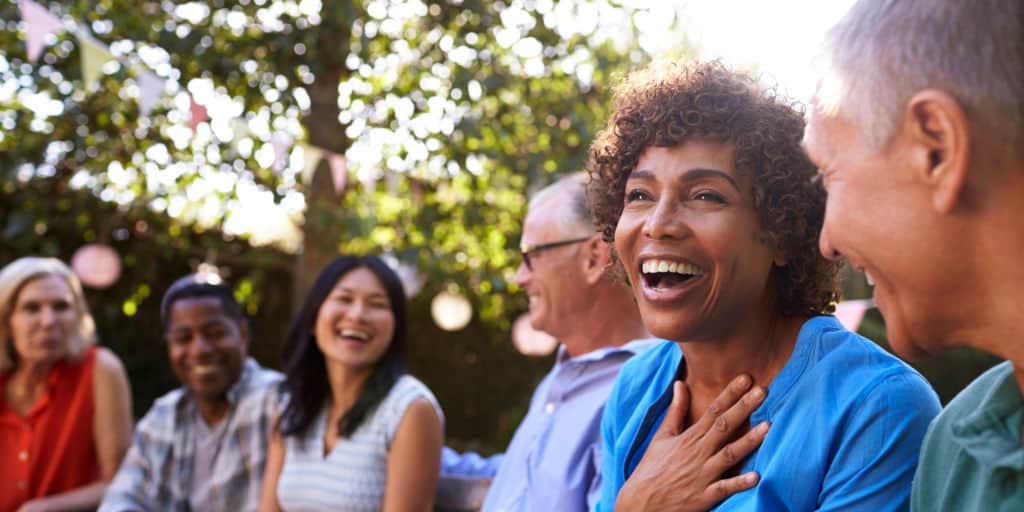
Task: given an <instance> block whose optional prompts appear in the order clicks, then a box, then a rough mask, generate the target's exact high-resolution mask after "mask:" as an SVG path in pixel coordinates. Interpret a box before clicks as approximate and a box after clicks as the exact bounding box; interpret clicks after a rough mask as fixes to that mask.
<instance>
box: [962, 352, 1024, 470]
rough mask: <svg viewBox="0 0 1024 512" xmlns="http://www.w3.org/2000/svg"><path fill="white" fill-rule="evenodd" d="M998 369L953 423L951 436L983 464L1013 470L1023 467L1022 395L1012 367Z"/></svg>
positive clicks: (1023, 401)
mask: <svg viewBox="0 0 1024 512" xmlns="http://www.w3.org/2000/svg"><path fill="white" fill-rule="evenodd" d="M1007 369H1008V371H1006V372H1005V373H1004V372H1000V373H1001V375H998V376H996V380H995V382H993V384H992V386H991V387H990V389H989V390H988V392H987V393H986V394H985V396H984V397H983V398H982V399H981V401H980V403H979V405H978V407H977V408H976V409H975V410H974V411H972V412H971V413H970V414H968V415H966V416H964V417H963V418H961V419H960V420H959V421H956V422H954V423H953V424H952V426H951V427H952V433H953V439H954V441H955V442H956V443H958V444H960V445H961V446H962V447H963V448H964V450H966V451H967V452H968V453H970V454H971V455H972V456H974V457H975V458H976V459H977V460H979V461H982V463H983V464H986V465H990V466H992V467H996V468H1007V469H1011V470H1013V471H1022V470H1024V447H1021V444H1020V434H1021V420H1022V418H1024V396H1022V395H1021V391H1020V388H1019V387H1018V386H1017V379H1016V378H1015V377H1014V374H1013V367H1012V366H1010V365H1007Z"/></svg>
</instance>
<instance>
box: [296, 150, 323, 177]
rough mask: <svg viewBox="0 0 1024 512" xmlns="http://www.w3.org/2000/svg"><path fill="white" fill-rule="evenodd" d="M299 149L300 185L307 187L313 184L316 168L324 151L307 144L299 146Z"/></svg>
mask: <svg viewBox="0 0 1024 512" xmlns="http://www.w3.org/2000/svg"><path fill="white" fill-rule="evenodd" d="M300 147H301V148H302V183H304V184H306V185H309V184H310V183H312V182H313V174H314V173H315V172H316V166H317V165H318V164H319V163H320V160H322V159H323V158H324V150H322V149H320V148H318V147H316V146H310V145H309V144H301V145H300Z"/></svg>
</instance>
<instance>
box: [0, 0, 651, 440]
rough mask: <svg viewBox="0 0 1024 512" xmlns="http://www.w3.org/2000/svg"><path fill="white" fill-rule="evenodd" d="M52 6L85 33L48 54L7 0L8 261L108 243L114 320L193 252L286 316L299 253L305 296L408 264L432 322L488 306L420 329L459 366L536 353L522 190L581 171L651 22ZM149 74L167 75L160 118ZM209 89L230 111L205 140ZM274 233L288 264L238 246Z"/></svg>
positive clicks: (3, 174) (395, 8)
mask: <svg viewBox="0 0 1024 512" xmlns="http://www.w3.org/2000/svg"><path fill="white" fill-rule="evenodd" d="M39 3H40V4H42V5H43V6H44V7H47V8H48V9H50V11H51V12H53V13H56V14H58V15H59V16H60V17H61V18H62V20H63V22H64V25H65V30H64V31H62V32H60V33H58V34H56V37H55V40H52V41H50V42H49V43H50V44H49V45H48V46H47V48H46V49H45V50H44V53H43V56H42V58H41V59H40V60H39V62H37V63H30V62H28V61H27V58H26V57H25V49H24V43H25V41H24V39H25V32H24V28H25V26H24V23H23V22H22V21H20V16H19V14H18V8H17V1H16V0H0V19H2V20H4V21H3V23H2V25H0V29H2V30H0V192H2V196H0V197H2V198H3V199H2V203H0V204H2V206H3V207H2V209H0V223H2V224H3V225H2V226H0V228H2V229H4V230H5V234H8V235H10V236H8V237H7V238H5V241H4V254H3V256H4V257H5V261H6V260H8V259H10V258H11V257H14V256H15V255H20V254H26V253H42V254H50V255H57V256H62V257H65V258H66V257H67V256H69V255H70V253H71V251H73V250H74V248H75V247H77V246H78V245H80V244H81V243H84V242H89V241H101V242H107V243H112V244H113V245H114V246H115V247H117V248H119V249H120V250H122V251H123V252H122V254H125V255H127V256H126V259H125V266H126V275H127V276H128V277H130V280H131V284H124V285H121V284H119V285H118V287H116V288H115V289H112V290H111V291H108V292H104V294H103V296H102V300H104V301H110V302H111V303H112V304H115V305H116V307H115V306H112V307H111V314H112V315H114V316H111V317H110V318H111V319H110V320H109V321H108V323H107V325H108V328H111V329H117V328H118V327H120V329H122V330H123V329H124V326H126V325H129V324H130V322H131V321H132V319H131V318H129V315H127V311H126V310H125V308H126V307H128V306H125V305H126V304H129V303H131V304H134V306H132V307H134V308H136V310H137V315H138V316H137V317H136V318H143V317H144V318H147V319H149V320H150V321H152V319H153V318H154V317H153V316H152V315H151V313H152V312H153V311H155V308H156V302H158V297H159V293H160V292H159V290H160V289H161V288H160V285H159V283H163V281H164V280H166V279H172V278H173V277H175V276H176V275H178V274H179V273H182V272H184V271H187V270H188V269H187V268H185V267H186V266H187V265H188V264H194V263H196V262H197V261H203V260H212V261H213V262H214V263H218V264H219V265H221V266H222V267H227V268H229V269H233V272H234V276H233V277H235V278H238V279H241V280H248V281H246V282H248V283H249V284H248V285H247V286H248V288H247V289H248V290H249V297H248V299H249V302H250V303H251V306H250V308H251V311H253V312H255V313H258V314H261V315H262V314H272V315H275V316H277V320H278V321H279V322H280V323H284V322H286V321H287V320H286V318H282V316H284V315H281V314H280V304H279V303H277V302H275V303H274V304H275V305H274V306H273V307H271V306H269V305H268V300H270V299H268V297H270V296H271V295H272V294H275V293H276V294H280V292H281V282H282V281H281V275H280V274H279V273H278V272H280V271H281V265H282V263H281V262H282V261H285V262H287V261H288V256H287V253H295V255H294V257H292V260H291V263H290V265H291V269H290V270H291V272H290V277H291V281H292V283H294V287H295V292H294V294H293V296H292V297H293V300H292V304H293V305H294V298H295V297H299V296H301V295H303V294H304V293H305V290H306V289H307V287H308V285H309V283H310V281H311V279H312V276H314V275H315V274H316V272H317V271H318V270H319V268H320V266H321V265H322V264H323V262H324V261H326V260H327V259H328V258H330V257H333V256H334V255H335V254H337V253H338V252H349V251H351V252H383V251H390V252H393V253H394V254H395V255H396V256H397V257H398V258H400V259H401V260H402V261H404V262H405V263H407V264H410V265H414V266H415V267H416V268H418V269H419V271H420V273H421V274H423V275H424V276H426V277H427V282H426V286H425V289H424V291H423V292H422V297H421V298H418V299H417V300H416V301H414V306H415V307H416V308H418V309H417V310H416V311H414V317H416V318H417V319H419V320H416V321H421V320H423V319H425V318H427V316H426V310H427V308H428V307H429V297H430V296H432V295H433V294H434V293H435V292H437V291H439V290H441V289H455V290H459V291H461V293H463V294H465V295H467V297H468V298H470V300H471V301H472V303H473V304H474V306H475V308H476V311H477V312H478V317H477V320H476V321H475V322H474V324H473V325H472V326H471V328H470V330H469V331H466V332H464V333H463V334H462V336H461V337H460V335H459V334H455V335H452V334H445V333H442V332H439V331H436V329H434V330H430V329H421V332H424V333H428V332H429V335H430V336H433V337H434V339H429V340H423V341H425V342H426V343H433V344H434V345H433V346H434V350H435V351H436V350H437V347H438V346H445V347H447V348H446V350H448V351H449V353H448V355H447V356H446V357H438V359H439V360H440V361H441V362H442V364H443V361H458V364H454V363H452V364H453V365H454V367H458V368H460V369H459V370H458V371H462V372H472V371H474V370H473V369H472V368H471V367H474V366H480V367H489V366H490V365H491V364H494V362H495V361H501V360H509V361H511V360H513V359H514V358H518V357H519V356H518V355H516V354H515V353H514V351H513V350H512V349H511V348H510V347H509V343H508V327H509V325H510V321H511V319H512V318H514V317H515V315H516V314H517V313H519V312H521V311H522V310H523V308H524V306H525V301H523V300H522V299H521V298H519V297H518V296H517V295H516V293H515V292H516V291H517V290H516V289H515V286H514V284H511V277H512V275H513V273H514V271H515V268H516V266H517V265H518V241H519V231H520V222H521V219H522V217H523V214H524V213H525V205H526V198H527V197H528V194H529V193H530V192H531V191H533V190H536V189H537V188H539V187H541V186H542V185H543V184H545V183H548V182H550V181H552V180H553V179H554V178H555V177H556V176H557V175H558V174H561V173H565V172H570V171H575V170H579V169H582V167H583V164H584V160H585V154H586V147H587V145H588V144H589V142H590V140H591V138H592V137H593V133H594V130H595V129H596V128H597V127H600V126H601V125H602V121H603V119H604V118H605V115H606V113H607V111H608V108H609V107H610V102H609V84H610V82H611V80H612V77H613V76H614V75H616V74H617V73H624V72H625V71H626V70H628V69H629V68H630V67H632V66H634V65H637V64H639V63H642V62H643V61H644V60H645V59H647V56H646V54H645V53H644V52H642V51H640V50H639V49H638V47H637V46H636V43H635V41H636V40H637V38H636V35H637V29H636V27H635V26H634V23H633V20H634V19H635V16H636V15H637V14H638V13H639V12H642V11H637V10H636V9H634V8H630V7H624V6H621V5H617V4H615V3H611V2H602V1H596V0H566V1H559V2H554V1H551V0H513V1H510V2H490V1H483V0H439V1H436V0H435V1H431V0H412V1H402V0H373V1H325V2H322V3H321V2H319V1H316V0H301V1H299V0H211V1H204V2H170V1H152V0H139V1H135V0H133V1H128V0H99V1H88V2H86V1H82V0H78V1H72V2H46V1H41V2H39ZM75 30H84V31H87V32H89V33H91V34H92V36H94V37H95V38H96V39H98V40H99V41H101V42H102V43H104V44H106V45H108V46H109V48H110V50H111V52H112V53H113V54H114V55H115V56H116V57H117V60H116V61H114V62H112V63H108V64H107V65H106V66H105V67H104V68H103V71H104V74H103V75H102V77H101V80H100V84H99V86H98V87H95V88H89V87H88V86H87V84H86V83H85V82H84V81H83V78H82V69H81V61H80V53H81V51H82V47H81V44H80V42H79V40H78V38H76V37H75V34H74V31H75ZM143 72H150V73H154V74H156V75H157V76H159V77H160V78H162V79H164V80H166V89H165V92H166V94H165V95H164V96H163V97H162V99H161V100H160V101H159V102H158V103H157V105H156V107H155V108H154V109H153V110H152V111H151V112H150V113H149V114H148V115H146V116H141V115H140V108H139V103H138V99H139V86H140V83H139V81H140V76H141V73H143ZM190 97H194V98H195V99H196V101H197V102H199V103H200V104H203V105H205V106H206V107H207V108H208V109H209V112H210V120H209V121H208V122H204V123H201V124H200V125H199V126H198V127H197V129H196V130H195V132H193V131H192V129H191V128H190V126H189V106H190V100H189V98H190ZM275 138H277V141H279V140H281V139H282V138H287V139H291V140H293V141H295V142H304V143H308V144H311V145H313V146H316V147H318V148H322V149H325V150H327V151H330V152H332V153H336V154H346V155H347V157H348V164H349V172H348V186H347V187H346V188H345V190H344V192H343V193H341V194H340V195H339V194H337V193H335V191H334V189H333V187H332V186H331V178H330V174H329V169H328V166H327V164H326V163H325V162H321V163H320V165H319V167H318V168H317V169H316V171H315V172H314V173H313V175H312V177H311V178H310V179H304V178H303V176H302V167H303V162H302V160H303V157H304V156H308V155H304V151H303V150H301V149H299V148H298V147H296V148H295V149H293V150H292V151H291V154H290V155H289V157H288V158H287V159H286V160H285V165H283V166H282V165H280V163H281V162H275V159H274V158H273V156H274V144H275ZM89 197H93V198H99V200H100V202H97V203H92V202H90V201H91V200H89V199H88V198H89ZM269 212H276V213H275V214H274V215H271V214H270V213H269ZM272 233H275V234H276V235H274V236H271V234H272ZM275 237H276V238H275ZM268 239H276V240H278V241H280V240H285V243H279V249H281V250H284V251H285V253H281V252H280V251H275V250H270V249H268V250H263V251H246V250H240V249H239V247H245V246H246V242H249V243H253V244H257V245H258V244H263V243H266V242H267V241H268ZM288 240H291V241H292V243H291V245H289V243H287V242H288ZM295 240H298V241H299V242H300V243H301V245H296V244H295V243H294V241H295ZM137 241H144V242H145V243H142V242H139V243H136V242H137ZM172 261H173V263H172ZM172 269H173V271H174V272H175V275H174V276H169V275H164V274H167V273H169V272H170V271H171V270H172ZM261 269H262V270H261ZM268 269H269V270H268ZM260 272H264V273H263V274H261V273H260ZM254 283H255V284H256V285H259V286H254ZM260 286H270V287H272V289H271V290H266V289H262V288H260ZM276 299H278V297H276V296H275V300H276ZM118 308H120V311H117V310H118ZM128 309H131V308H130V307H129V308H128ZM115 317H116V318H115ZM274 331H277V329H273V330H272V332H274ZM467 336H469V337H472V338H473V339H468V338H467ZM414 341H416V342H419V341H420V340H414ZM421 346H423V345H421ZM426 346H430V345H426ZM420 357H425V358H428V359H430V360H431V361H435V359H434V357H435V356H434V355H427V354H426V353H425V352H421V353H420ZM477 362H479V364H477ZM545 365H546V362H534V363H529V364H526V365H525V366H521V368H522V369H523V371H521V372H518V374H517V375H513V376H510V377H509V379H507V382H504V383H493V384H491V385H490V387H488V385H484V386H483V387H481V388H480V390H478V391H476V392H474V393H472V394H469V395H466V397H465V398H466V400H477V402H475V403H480V402H479V401H480V400H481V399H482V397H485V396H509V397H511V398H510V400H509V402H508V403H501V404H497V407H498V408H499V412H497V413H494V412H493V411H492V412H486V411H481V412H480V417H479V418H477V419H478V420H479V421H478V423H479V424H481V425H482V424H484V423H485V421H484V420H483V418H485V417H492V418H493V416H494V415H495V414H497V415H498V416H501V417H502V418H505V420H503V424H504V423H508V424H511V425H514V424H515V418H514V416H515V415H516V414H517V412H516V411H521V410H522V409H523V408H524V407H525V401H524V399H525V393H527V392H528V391H529V389H530V388H531V387H532V385H533V383H534V382H533V380H534V378H535V377H536V376H537V375H538V374H539V372H540V371H542V369H543V367H544V366H545ZM142 366H143V367H145V368H149V367H150V366H153V363H152V362H150V363H146V365H142ZM414 366H416V365H415V361H414ZM130 369H131V368H130ZM444 371H445V370H444V367H442V368H440V369H439V370H438V372H439V373H438V378H444ZM428 373H429V372H428ZM514 373H515V372H514ZM467 377H468V375H467ZM480 377H481V378H483V377H485V376H484V375H480ZM440 387H442V388H443V387H445V384H440ZM450 388H451V389H450V391H449V392H450V393H462V392H461V391H457V386H455V385H454V384H453V385H452V386H450ZM440 394H442V395H443V394H444V391H442V393H440ZM462 394H463V395H465V393H462ZM442 399H444V396H442ZM468 403H469V402H465V403H463V402H458V403H457V404H456V408H463V409H472V408H473V407H475V406H472V405H466V404H468ZM143 404H145V402H143ZM453 419H455V420H456V421H453V422H452V423H453V424H457V423H459V422H458V421H457V420H458V418H453ZM470 423H471V422H470ZM492 423H493V422H492ZM485 428H486V427H485ZM479 434H480V433H479V432H473V431H468V430H467V431H465V432H464V433H463V435H464V436H465V437H467V438H468V437H473V436H474V435H479ZM481 437H486V436H481ZM485 442H493V440H492V439H485ZM500 442H501V440H500V439H499V440H498V442H497V443H496V444H500Z"/></svg>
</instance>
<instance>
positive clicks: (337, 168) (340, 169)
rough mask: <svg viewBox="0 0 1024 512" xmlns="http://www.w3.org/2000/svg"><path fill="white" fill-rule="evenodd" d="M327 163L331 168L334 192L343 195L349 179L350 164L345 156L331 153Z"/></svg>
mask: <svg viewBox="0 0 1024 512" xmlns="http://www.w3.org/2000/svg"><path fill="white" fill-rule="evenodd" d="M327 163H328V164H330V166H331V180H332V181H333V182H334V192H335V193H337V194H338V195H341V193H342V192H344V191H345V181H346V179H347V178H348V163H347V162H346V161H345V155H336V154H334V153H331V154H330V155H329V156H328V157H327Z"/></svg>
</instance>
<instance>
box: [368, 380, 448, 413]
mask: <svg viewBox="0 0 1024 512" xmlns="http://www.w3.org/2000/svg"><path fill="white" fill-rule="evenodd" d="M420 402H425V403H426V404H427V405H429V406H430V407H431V408H433V409H434V411H435V412H436V413H437V415H438V417H439V418H441V420H442V422H443V421H444V413H443V411H442V410H441V405H440V403H438V401H437V397H435V396H434V393H433V392H432V391H430V388H428V387H427V385H426V384H424V383H423V382H422V381H420V380H419V379H417V378H416V377H413V376H412V375H409V374H404V375H402V376H401V377H399V378H398V380H396V381H395V383H394V385H392V386H391V390H390V391H389V392H388V395H387V397H386V398H385V399H384V404H383V405H384V407H383V408H384V409H385V410H386V411H388V412H389V415H390V416H392V417H393V418H395V419H401V418H402V417H403V416H404V415H405V413H406V411H407V410H408V409H409V408H410V407H412V406H413V404H416V403H420Z"/></svg>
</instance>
